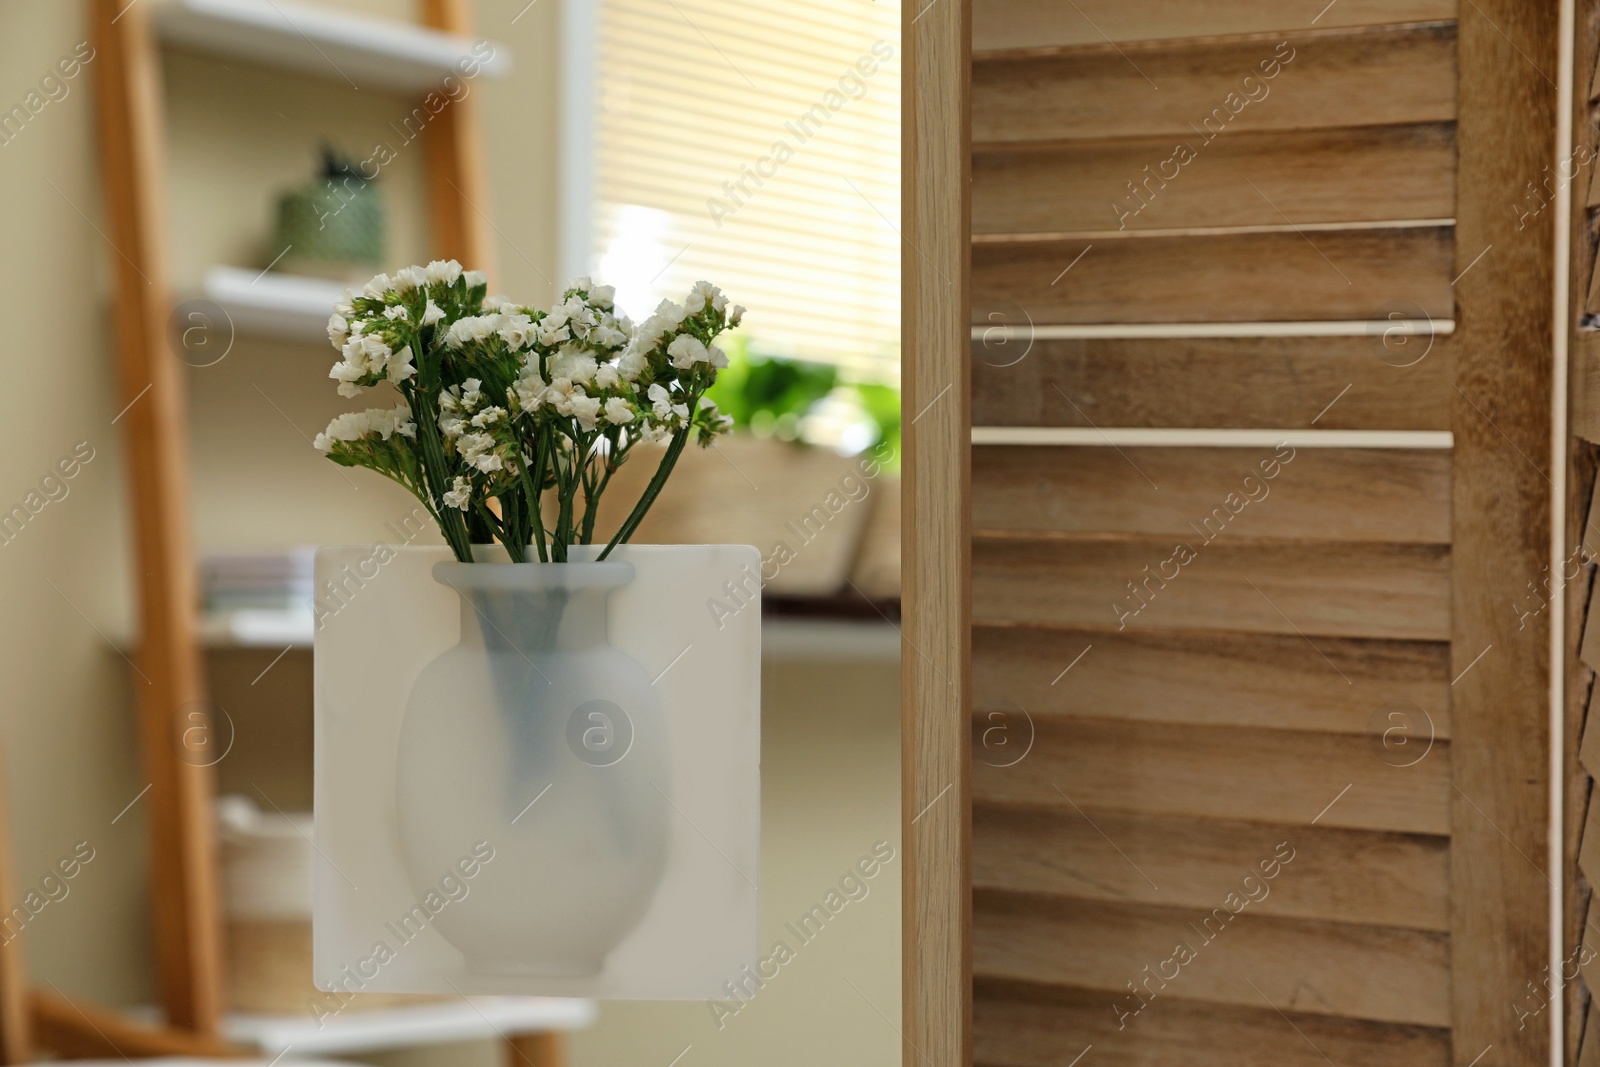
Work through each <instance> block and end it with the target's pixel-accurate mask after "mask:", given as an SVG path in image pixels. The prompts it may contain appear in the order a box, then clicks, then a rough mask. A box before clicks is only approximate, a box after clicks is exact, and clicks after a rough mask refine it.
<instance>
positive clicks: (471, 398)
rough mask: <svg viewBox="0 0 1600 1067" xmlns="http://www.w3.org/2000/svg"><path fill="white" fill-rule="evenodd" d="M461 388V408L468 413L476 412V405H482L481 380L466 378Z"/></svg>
mask: <svg viewBox="0 0 1600 1067" xmlns="http://www.w3.org/2000/svg"><path fill="white" fill-rule="evenodd" d="M461 386H462V389H461V406H462V407H463V408H465V409H466V410H468V411H477V410H478V405H479V404H481V403H483V392H482V390H483V380H482V379H480V378H468V379H467V380H466V381H464V382H462V383H461Z"/></svg>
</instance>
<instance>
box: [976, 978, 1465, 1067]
mask: <svg viewBox="0 0 1600 1067" xmlns="http://www.w3.org/2000/svg"><path fill="white" fill-rule="evenodd" d="M1169 951H1170V949H1169ZM1124 992H1126V990H1124ZM973 1009H974V1010H973V1015H974V1019H973V1044H974V1055H975V1059H976V1062H977V1064H978V1067H1064V1065H1066V1064H1070V1063H1072V1061H1073V1058H1074V1057H1076V1056H1078V1055H1080V1054H1082V1053H1083V1052H1084V1051H1085V1049H1092V1051H1091V1052H1089V1055H1090V1056H1093V1057H1094V1063H1095V1065H1096V1067H1157V1065H1165V1064H1183V1065H1184V1067H1239V1065H1240V1064H1243V1063H1248V1064H1271V1065H1272V1067H1328V1064H1329V1063H1330V1062H1332V1063H1335V1064H1339V1065H1341V1067H1344V1065H1352V1064H1360V1065H1361V1067H1448V1065H1449V1064H1450V1063H1451V1059H1450V1035H1449V1031H1446V1030H1440V1029H1426V1028H1422V1027H1414V1026H1396V1025H1393V1024H1385V1023H1373V1022H1367V1021H1364V1020H1358V1019H1334V1018H1330V1017H1328V1016H1325V1015H1310V1014H1306V1013H1302V1012H1286V1013H1285V1014H1283V1015H1280V1014H1278V1013H1277V1012H1276V1011H1274V1010H1273V1009H1272V1008H1270V1007H1268V1006H1267V1004H1266V1003H1264V1002H1262V1001H1261V1000H1259V999H1258V1000H1257V1001H1256V1004H1255V1005H1254V1006H1249V1007H1233V1006H1230V1005H1221V1004H1198V1003H1191V1002H1186V1001H1182V1000H1177V999H1172V998H1168V999H1166V1000H1165V1001H1163V1002H1157V1003H1152V1004H1151V1006H1150V1009H1149V1010H1148V1011H1145V1012H1143V1013H1142V1014H1141V1015H1139V1016H1138V1017H1137V1018H1135V1019H1133V1020H1131V1021H1129V1022H1128V1024H1127V1026H1126V1027H1125V1028H1122V1029H1119V1028H1118V1026H1117V1019H1116V1015H1115V1013H1114V1012H1112V1011H1111V1010H1110V1007H1109V1004H1108V1000H1107V996H1106V994H1105V993H1104V992H1103V991H1098V990H1096V991H1091V990H1082V989H1063V990H1057V989H1041V988H1039V987H1031V986H1026V985H1022V984H1020V983H1011V982H997V981H993V980H982V981H980V982H979V983H978V985H977V989H976V991H975V1001H974V1005H973ZM1083 1062H1084V1063H1085V1064H1086V1063H1087V1062H1088V1059H1087V1057H1086V1058H1085V1060H1084V1061H1083ZM1465 1062H1466V1061H1464V1060H1463V1061H1462V1063H1463V1064H1464V1063H1465Z"/></svg>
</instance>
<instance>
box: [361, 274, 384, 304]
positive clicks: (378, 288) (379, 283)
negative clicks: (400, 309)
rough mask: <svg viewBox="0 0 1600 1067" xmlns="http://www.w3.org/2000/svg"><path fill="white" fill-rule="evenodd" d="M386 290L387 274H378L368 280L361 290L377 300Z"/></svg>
mask: <svg viewBox="0 0 1600 1067" xmlns="http://www.w3.org/2000/svg"><path fill="white" fill-rule="evenodd" d="M388 290H389V276H388V275H387V274H380V275H378V276H377V277H375V278H373V279H372V280H371V281H370V282H368V283H367V287H366V288H365V289H363V290H362V292H363V293H365V294H366V295H367V296H370V297H372V299H374V300H377V299H380V298H381V297H382V296H383V294H384V293H386V292H387V291H388Z"/></svg>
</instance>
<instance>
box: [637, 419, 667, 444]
mask: <svg viewBox="0 0 1600 1067" xmlns="http://www.w3.org/2000/svg"><path fill="white" fill-rule="evenodd" d="M671 436H672V429H671V427H668V426H663V425H661V424H660V423H656V422H646V423H642V424H640V427H639V439H640V440H641V441H648V442H651V443H652V444H653V443H655V442H656V441H665V440H666V439H667V438H669V437H671Z"/></svg>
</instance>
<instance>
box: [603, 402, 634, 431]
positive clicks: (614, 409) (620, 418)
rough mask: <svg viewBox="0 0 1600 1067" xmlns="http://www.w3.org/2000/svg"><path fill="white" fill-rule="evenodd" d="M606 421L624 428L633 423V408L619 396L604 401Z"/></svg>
mask: <svg viewBox="0 0 1600 1067" xmlns="http://www.w3.org/2000/svg"><path fill="white" fill-rule="evenodd" d="M606 421H607V422H609V423H611V424H612V425H614V426H626V425H628V423H630V422H632V421H633V408H632V407H630V406H629V404H628V402H627V401H626V400H624V399H622V398H621V397H620V396H614V397H612V398H611V399H610V400H607V401H606Z"/></svg>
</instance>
